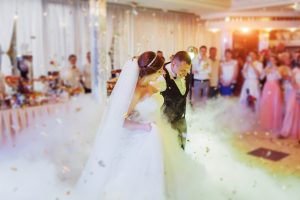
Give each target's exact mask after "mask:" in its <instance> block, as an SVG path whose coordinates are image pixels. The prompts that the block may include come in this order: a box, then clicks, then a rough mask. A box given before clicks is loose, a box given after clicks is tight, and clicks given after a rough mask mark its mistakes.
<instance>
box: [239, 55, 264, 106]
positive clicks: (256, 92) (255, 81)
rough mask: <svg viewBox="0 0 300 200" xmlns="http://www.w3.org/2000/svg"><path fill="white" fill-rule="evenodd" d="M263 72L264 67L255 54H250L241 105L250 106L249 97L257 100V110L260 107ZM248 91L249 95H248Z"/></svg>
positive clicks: (245, 69) (245, 65)
mask: <svg viewBox="0 0 300 200" xmlns="http://www.w3.org/2000/svg"><path fill="white" fill-rule="evenodd" d="M262 72H263V65H262V63H261V62H259V61H258V60H257V55H256V53H255V52H250V53H249V55H248V56H247V58H246V63H245V64H244V67H243V70H242V73H243V76H244V78H245V81H244V84H243V87H242V92H241V96H240V103H242V104H243V105H247V104H248V99H249V95H250V96H252V97H253V98H255V106H254V108H255V110H257V109H258V107H259V98H260V85H259V84H260V83H259V79H260V77H261V74H262ZM247 91H248V93H247Z"/></svg>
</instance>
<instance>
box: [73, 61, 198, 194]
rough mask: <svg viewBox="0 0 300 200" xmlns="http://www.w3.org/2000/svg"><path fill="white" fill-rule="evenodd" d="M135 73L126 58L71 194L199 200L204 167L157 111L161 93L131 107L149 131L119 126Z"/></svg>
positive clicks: (161, 100) (135, 115)
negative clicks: (181, 146) (184, 148)
mask: <svg viewBox="0 0 300 200" xmlns="http://www.w3.org/2000/svg"><path fill="white" fill-rule="evenodd" d="M137 78H138V70H137V66H136V61H131V62H128V63H127V64H126V65H125V66H124V68H123V72H122V74H121V76H120V78H119V81H118V83H117V85H116V87H115V89H114V92H113V94H112V97H111V99H110V104H109V105H108V109H107V111H106V118H105V120H104V121H102V125H101V127H100V130H99V133H98V136H97V138H96V141H95V146H94V150H93V151H92V153H91V156H90V158H89V160H88V162H87V164H86V167H85V169H84V171H83V173H82V175H81V177H80V179H79V181H78V183H77V185H76V187H75V189H74V192H73V196H72V197H71V199H72V200H73V199H77V198H78V199H82V198H84V199H88V200H165V199H170V200H185V199H186V200H198V199H199V198H200V197H201V196H202V195H201V194H200V190H199V189H200V188H201V185H200V183H201V182H202V181H203V180H202V178H203V176H202V175H200V174H203V168H202V167H201V166H200V165H199V164H196V163H195V162H194V161H193V160H192V159H191V158H190V157H189V156H188V155H186V154H185V153H184V151H183V150H182V149H181V148H180V145H179V143H178V137H177V133H176V132H175V131H174V130H173V129H171V128H170V125H169V124H168V123H166V121H165V120H164V119H163V118H162V117H161V114H160V108H161V105H162V103H163V97H162V96H161V95H160V93H156V94H154V95H152V96H148V97H145V98H144V99H143V100H141V101H140V102H139V103H138V104H137V105H136V107H135V109H134V115H133V117H132V120H134V121H137V122H141V123H143V122H145V123H151V124H152V130H151V131H150V132H146V131H140V130H129V129H126V128H124V127H123V123H124V113H125V112H127V110H128V107H129V104H130V102H131V99H132V96H133V94H134V89H135V85H136V81H137ZM120 97H123V98H122V99H120ZM76 197H77V198H76Z"/></svg>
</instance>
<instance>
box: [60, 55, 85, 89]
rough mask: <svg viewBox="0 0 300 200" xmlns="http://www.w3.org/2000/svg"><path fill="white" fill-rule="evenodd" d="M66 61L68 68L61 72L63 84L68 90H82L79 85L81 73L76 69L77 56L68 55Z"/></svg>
mask: <svg viewBox="0 0 300 200" xmlns="http://www.w3.org/2000/svg"><path fill="white" fill-rule="evenodd" d="M68 60H69V63H70V66H69V67H68V68H67V69H65V70H63V73H62V77H63V83H64V85H65V86H67V87H69V88H73V89H75V88H82V84H81V83H80V80H81V72H80V70H79V69H78V67H77V56H76V55H70V56H69V59H68Z"/></svg>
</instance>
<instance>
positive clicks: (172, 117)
mask: <svg viewBox="0 0 300 200" xmlns="http://www.w3.org/2000/svg"><path fill="white" fill-rule="evenodd" d="M168 64H169V63H166V64H165V65H164V70H165V72H166V74H165V80H166V85H167V87H166V90H165V91H163V92H161V94H162V96H163V97H164V104H163V106H162V110H163V113H164V114H165V116H166V117H167V119H168V121H169V122H170V123H171V125H172V126H173V128H174V129H176V130H178V132H180V133H183V132H186V120H185V112H186V99H187V95H188V93H189V90H190V83H191V76H190V74H188V75H187V76H186V77H185V87H186V91H185V93H184V94H181V92H180V90H179V88H178V87H177V85H176V83H175V81H174V78H173V77H172V75H171V74H170V72H169V71H168V70H167V69H166V65H168Z"/></svg>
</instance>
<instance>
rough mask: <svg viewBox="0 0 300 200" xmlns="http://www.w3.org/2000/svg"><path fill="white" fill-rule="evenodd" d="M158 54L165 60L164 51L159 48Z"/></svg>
mask: <svg viewBox="0 0 300 200" xmlns="http://www.w3.org/2000/svg"><path fill="white" fill-rule="evenodd" d="M156 55H157V56H160V57H161V58H163V59H164V60H165V57H164V53H163V52H162V51H160V50H158V51H157V52H156Z"/></svg>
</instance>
